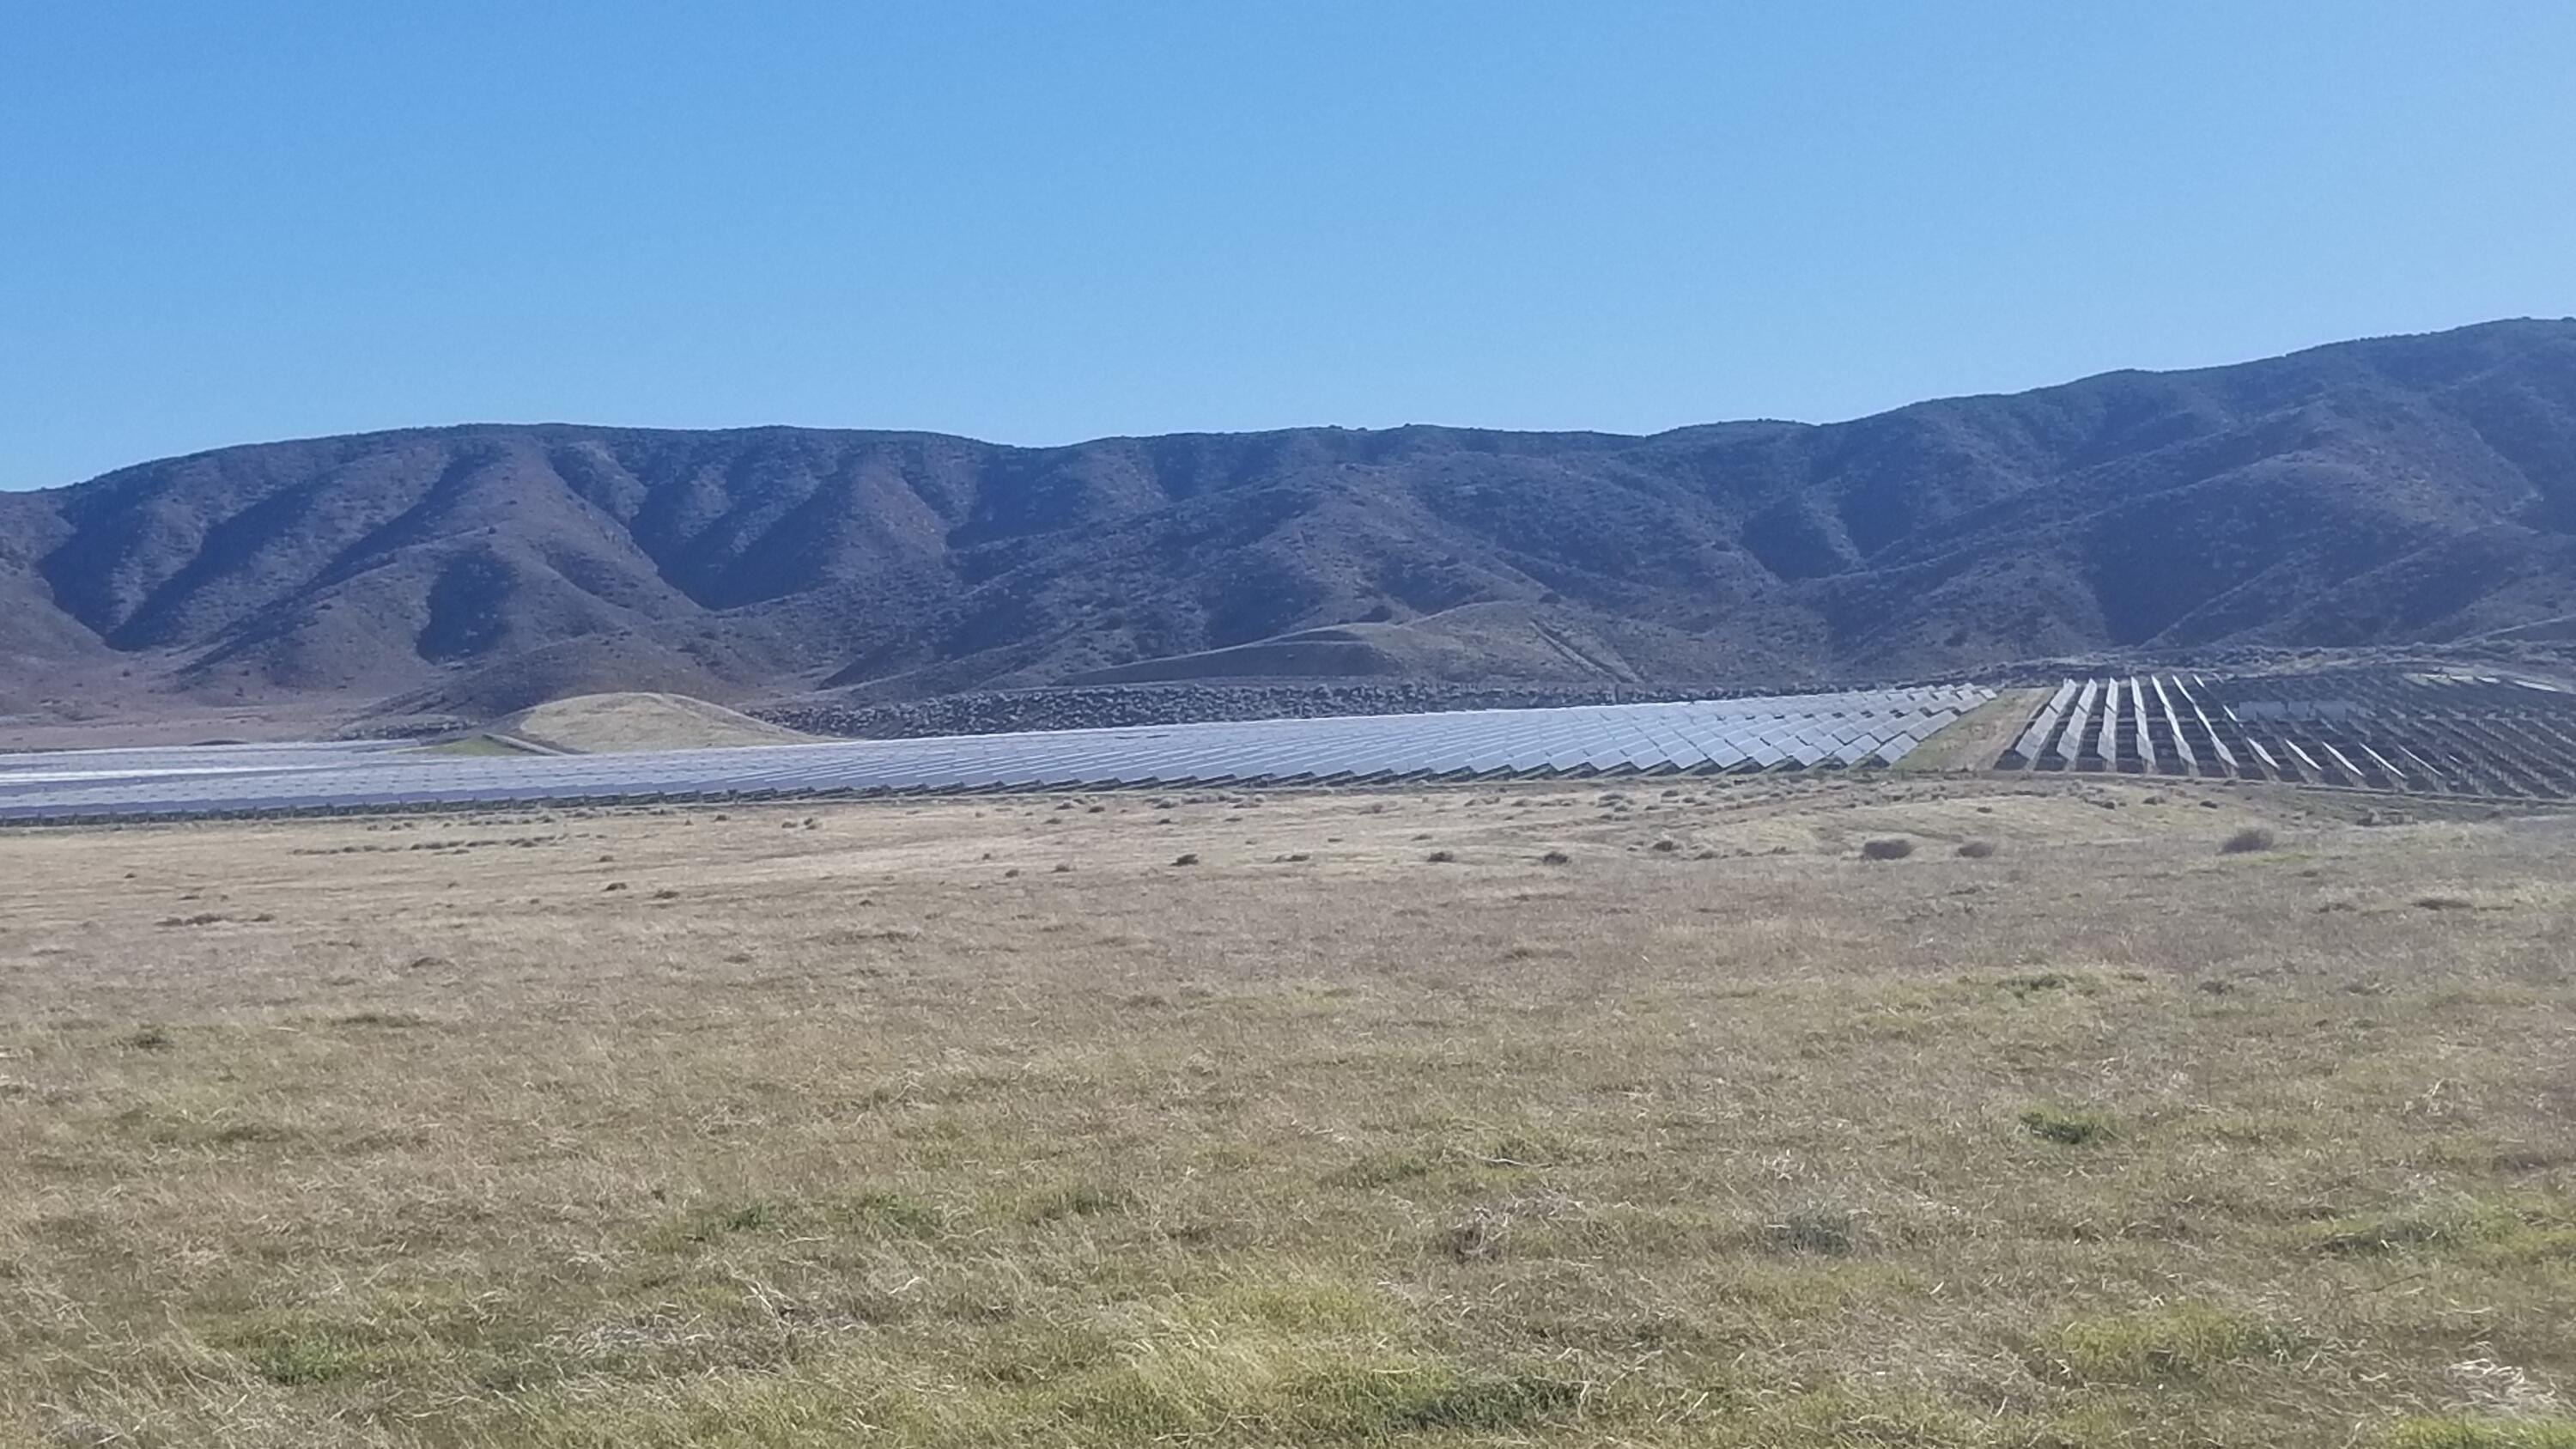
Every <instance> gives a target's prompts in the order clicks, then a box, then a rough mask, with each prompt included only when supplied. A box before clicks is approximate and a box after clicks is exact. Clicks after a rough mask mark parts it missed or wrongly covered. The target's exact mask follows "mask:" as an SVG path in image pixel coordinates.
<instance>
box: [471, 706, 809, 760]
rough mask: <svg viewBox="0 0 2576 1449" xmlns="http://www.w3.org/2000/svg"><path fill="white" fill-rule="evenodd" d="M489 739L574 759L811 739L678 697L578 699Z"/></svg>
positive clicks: (502, 726)
mask: <svg viewBox="0 0 2576 1449" xmlns="http://www.w3.org/2000/svg"><path fill="white" fill-rule="evenodd" d="M492 732H493V733H495V734H500V735H506V736H508V737H510V738H512V739H520V740H527V741H530V742H531V743H534V744H540V745H547V746H551V747H552V748H555V749H559V750H571V751H574V752H576V753H580V754H622V753H625V752H627V751H631V750H711V749H732V748H738V747H740V746H743V745H792V744H797V743H800V742H802V741H804V740H806V739H809V738H811V736H808V735H804V734H800V733H798V732H797V731H795V730H792V729H789V728H787V727H786V726H784V725H775V724H771V723H769V722H768V721H766V720H757V719H753V718H752V717H751V716H749V715H747V714H737V713H736V712H734V711H732V710H729V709H726V708H725V707H724V706H722V705H719V704H709V703H707V702H706V701H705V700H702V699H690V698H688V697H687V696H685V695H678V694H650V693H632V694H583V695H575V696H574V697H572V698H570V699H558V700H552V701H549V702H548V703H545V704H541V705H538V706H536V707H535V708H533V709H523V710H521V711H519V712H518V713H517V714H514V715H511V716H510V717H508V718H507V719H503V720H500V721H497V722H496V723H494V724H493V726H492Z"/></svg>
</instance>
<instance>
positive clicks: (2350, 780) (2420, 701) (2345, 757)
mask: <svg viewBox="0 0 2576 1449" xmlns="http://www.w3.org/2000/svg"><path fill="white" fill-rule="evenodd" d="M1996 764H1997V766H1998V767H1999V768H2002V769H2007V770H2016V769H2035V770H2109V771H2125V772H2128V773H2131V774H2145V773H2155V774H2165V775H2199V776H2204V777H2209V778H2216V779H2239V780H2283V781H2289V782H2292V783H2299V784H2320V785H2345V786H2358V787H2364V788H2369V789H2378V790H2402V791H2410V792H2414V793H2419V794H2444V795H2476V796H2501V797H2508V798H2524V799H2547V800H2566V799H2576V693H2571V692H2570V691H2567V690H2564V689H2559V688H2556V687H2555V686H2551V685H2545V684H2540V683H2537V682H2534V681H2529V680H2519V679H2506V678H2500V677H2497V676H2493V675H2464V674H2441V673H2411V672H2405V671H2400V670H2393V669H2374V670H2330V671H2320V672H2317V673H2312V674H2280V675H2238V676H2227V675H2204V674H2148V675H2127V676H2116V677H2110V678H2093V679H2069V680H2067V681H2065V682H2064V683H2062V684H2060V685H2059V686H2058V687H2057V689H2056V691H2055V692H2054V693H2052V694H2051V695H2050V696H2049V698H2048V699H2047V700H2046V701H2045V702H2043V703H2042V704H2041V705H2040V706H2039V707H2038V708H2037V709H2036V710H2034V711H2033V712H2032V714H2031V718H2030V721H2029V723H2028V724H2027V725H2025V726H2024V727H2023V729H2022V731H2021V734H2020V736H2019V737H2018V738H2016V739H2015V740H2014V742H2013V744H2012V746H2011V748H2009V749H2007V750H2006V751H2005V752H2004V754H2003V756H2002V758H2001V759H1999V760H1998V761H1997V762H1996Z"/></svg>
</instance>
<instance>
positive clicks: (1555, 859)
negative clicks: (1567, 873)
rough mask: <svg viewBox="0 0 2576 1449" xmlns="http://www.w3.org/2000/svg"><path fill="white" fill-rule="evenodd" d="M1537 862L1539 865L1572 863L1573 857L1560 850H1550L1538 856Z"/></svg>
mask: <svg viewBox="0 0 2576 1449" xmlns="http://www.w3.org/2000/svg"><path fill="white" fill-rule="evenodd" d="M1538 863H1539V864H1541V865H1572V864H1574V857H1573V856H1570V855H1568V854H1566V853H1565V852H1564V851H1562V850H1551V851H1549V852H1548V853H1547V854H1545V855H1542V856H1540V857H1539V858H1538Z"/></svg>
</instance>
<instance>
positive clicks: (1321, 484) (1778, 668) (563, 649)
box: [0, 321, 2576, 714]
mask: <svg viewBox="0 0 2576 1449" xmlns="http://www.w3.org/2000/svg"><path fill="white" fill-rule="evenodd" d="M2571 613H2576V322H2567V321H2554V322H2506V323H2495V324H2490V325H2487V326H2481V327H2473V328H2467V329H2463V330H2460V331H2456V332H2450V333H2444V334H2439V335H2434V336H2427V337H2408V338H2387V339H2378V340H2371V341H2363V342H2353V343H2345V344H2339V345H2336V346H2332V347H2325V348H2320V349H2316V350H2314V351H2310V352H2304V353H2299V354H2296V355H2294V356H2290V357H2285V358H2279V359H2274V360H2270V361H2265V362H2256V363H2248V364H2244V365H2240V366H2233V367H2222V368H2212V369H2207V370H2203V371H2198V372H2183V373H2167V374H2147V373H2116V374H2110V375H2106V376H2102V377H2096V378H2091V379H2088V380H2085V381H2082V382H2077V383H2072V384H2068V385H2066V386H2063V387H2056V388H2049V389H2044V390H2041V391H2037V392H2031V393H2024V394H2019V395H2015V396H2009V397H1975V398H1959V399H1951V400H1947V401H1941V402H1930V403H1924V404H1921V405H1918V406H1915V407H1910V408H1905V409H1902V410H1900V411H1897V412H1893V413H1888V414H1885V415H1882V416H1879V417H1873V418H1866V419H1862V420H1859V421H1856V422H1850V423H1842V424H1835V425H1831V426H1821V427H1818V426H1806V425H1799V424H1788V423H1728V424H1716V425H1710V426H1706V427H1695V428H1685V429H1681V430H1678V431H1675V432H1671V433H1665V434H1660V435H1657V436H1653V437H1643V438H1638V437H1617V436H1608V435H1600V434H1561V433H1560V434H1533V433H1499V432H1479V431H1470V430H1462V429H1451V428H1435V427H1409V428H1399V429H1394V430H1390V431H1383V432H1354V431H1346V430H1341V429H1330V428H1318V429H1300V430H1294V431H1287V432H1277V433H1260V434H1243V435H1186V436H1174V437H1162V438H1143V439H1134V438H1121V439H1104V440H1101V441H1097V442H1091V443H1083V444H1078V445H1074V446H1070V447H1061V448H1037V449H1031V448H1007V447H998V446H992V445H987V444H982V443H976V442H971V441H967V440H964V439H959V438H949V437H939V436H932V435H927V434H906V433H863V432H816V431H802V430H795V429H784V428H769V429H752V430H743V431H730V432H705V433H690V432H663V431H650V430H640V429H616V428H594V427H575V426H563V425H546V426H526V427H520V426H474V427H461V428H447V429H438V430H424V431H413V432H397V433H380V434H370V435H366V436H358V437H341V438H325V439H316V440H311V441H305V442H292V443H275V444H267V445H261V446H255V447H241V448H229V449H224V450H220V451H217V452H212V453H204V454H199V455H196V456H193V457H187V458H178V459H172V460H168V461H165V462H159V463H150V464H145V465H142V466H140V467H135V468H129V469H125V470H123V471H121V472H117V473H112V474H109V475H107V476H105V477H102V478H99V479H96V480H94V481H92V482H88V483H84V484H80V485H78V486H75V487H71V488H64V489H57V490H53V491H50V492H45V493H38V494H24V495H0V620H5V633H0V711H5V710H7V709H10V708H18V709H25V708H29V707H32V704H31V702H34V701H41V700H43V699H46V698H48V697H49V696H50V695H51V694H53V693H54V692H56V691H57V689H58V688H59V687H61V686H62V684H63V682H64V681H66V680H71V679H75V678H78V679H86V680H90V681H92V685H91V686H89V687H92V688H103V687H105V686H100V685H97V684H96V683H95V682H96V681H98V680H100V679H111V678H112V679H119V680H123V681H126V683H125V684H124V685H122V686H121V687H122V688H124V689H126V690H127V691H128V693H129V694H134V695H139V694H140V693H141V692H143V691H146V690H150V691H155V692H157V693H158V694H160V695H161V696H163V697H165V698H166V697H168V696H171V695H177V696H181V697H184V698H186V699H190V700H195V701H199V702H206V701H217V702H226V701H233V700H241V699H249V700H258V699H268V698H276V697H280V696H295V697H336V698H345V699H348V700H351V701H364V700H373V699H379V698H384V697H392V696H401V697H406V698H407V699H408V700H409V701H410V702H411V703H412V704H413V705H415V706H417V707H418V708H421V709H424V710H430V711H453V712H458V713H468V714H489V713H494V712H501V711H506V710H509V709H514V708H520V707H524V706H526V705H528V704H532V703H535V702H538V701H540V700H544V699H549V698H555V697H560V696H562V695H565V694H568V693H578V692H587V691H598V690H617V689H661V690H671V691H679V692H686V693H689V694H693V695H700V696H705V697H711V698H717V699H734V700H739V699H743V698H748V697H754V696H759V695H765V694H774V693H778V692H781V691H788V690H798V689H806V688H811V687H814V686H817V685H821V684H824V683H831V684H836V685H844V686H860V687H864V689H865V690H866V691H867V692H869V693H871V694H873V695H876V696H879V697H889V698H891V697H902V696H915V695H925V694H932V693H938V692H942V691H947V690H954V689H961V688H970V687H1007V686H1018V685H1032V684H1045V683H1053V682H1060V681H1065V680H1069V679H1080V678H1089V679H1109V680H1120V679H1137V678H1156V677H1188V678H1207V677H1228V676H1235V675H1243V674H1262V675H1272V674H1312V673H1358V674H1376V675H1396V676H1404V677H1417V678H1445V679H1475V680H1534V679H1535V680H1612V679H1616V680H1628V681H1642V680H1657V679H1662V680H1675V679H1694V680H1709V679H1725V678H1759V679H1761V680H1763V681H1766V682H1785V681H1790V680H1796V679H1819V680H1821V679H1827V678H1832V677H1836V676H1851V675H1857V674H1870V673H1877V674H1886V673H1925V672H1932V671H1938V670H1947V669H1954V668H1967V667H1975V666H1980V665H1985V664H1991V663H1995V662H1998V661H2004V660H2010V659H2016V658H2028V657H2032V656H2038V655H2053V654H2063V653H2070V652H2076V651H2089V650H2098V649H2104V648H2118V647H2144V648H2176V647H2186V646H2192V647H2197V646H2205V645H2211V644H2223V643H2251V644H2277V645H2365V644H2378V643H2398V642H2428V641H2429V642H2440V641H2450V640H2458V639H2464V638H2469V637H2473V636H2477V635H2480V634H2484V633H2487V632H2490V631H2497V630H2506V629H2513V628H2516V627H2519V626H2524V625H2528V624H2531V623H2534V622H2535V621H2539V620H2544V619H2551V618H2560V617H2564V616H2567V615H2569V614H2571Z"/></svg>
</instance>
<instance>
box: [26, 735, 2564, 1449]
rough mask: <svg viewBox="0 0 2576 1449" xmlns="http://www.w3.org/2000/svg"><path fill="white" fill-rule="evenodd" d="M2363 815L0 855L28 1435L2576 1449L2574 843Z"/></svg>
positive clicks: (254, 840)
mask: <svg viewBox="0 0 2576 1449" xmlns="http://www.w3.org/2000/svg"><path fill="white" fill-rule="evenodd" d="M2386 806H2387V802H2384V801H2383V802H2370V801H2363V800H2360V799H2358V798H2356V797H2340V798H2333V797H2328V796H2325V795H2322V794H2311V795H2301V794H2298V793H2295V792H2289V791H2280V790H2261V789H2254V788H2247V787H2215V786H2212V787H2200V786H2192V785H2174V784H2163V783H2157V782H2151V781H2140V780H2118V781H2103V780H2098V779H2096V780H2082V781H2076V780H2053V781H2045V782H2043V781H2013V780H2003V779H1947V778H1940V777H1935V776H1921V775H1903V774H1892V775H1877V776H1873V777H1866V778H1864V777H1851V778H1847V779H1821V778H1820V779H1808V780H1795V781H1790V780H1780V779H1753V780H1735V781H1722V782H1721V781H1697V780H1691V781H1653V782H1630V783H1623V784H1618V785H1614V786H1612V787H1610V788H1608V789H1603V788H1600V787H1598V786H1594V787H1584V788H1578V787H1576V786H1572V785H1566V784H1558V785H1530V786H1520V787H1513V788H1508V789H1503V790H1499V791H1498V790H1493V789H1486V790H1475V791H1470V790H1464V789H1459V790H1446V791H1440V790H1433V791H1419V792H1411V793H1387V794H1370V793H1350V794H1339V795H1332V794H1318V795H1260V796H1252V795H1189V796H1176V797H1165V798H1161V799H1157V798H1154V797H1148V796H1140V795H1103V796H1095V797H1027V798H988V799H977V800H952V801H944V802H935V803H934V802H923V803H873V804H848V805H835V806H831V807H798V808H794V809H783V808H777V809H771V808H763V809H753V808H737V809H733V810H731V811H729V812H721V813H720V812H717V811H714V810H712V809H708V810H697V811H677V812H659V811H657V812H639V813H630V814H585V813H578V812H576V813H530V812H518V813H508V814H487V815H482V816H470V817H469V816H445V817H417V818H412V819H406V820H389V821H375V822H359V821H341V822H330V823H278V824H270V825H206V826H185V827H180V826H174V827H163V828H137V829H126V830H115V831H107V830H100V831H77V832H73V831H19V832H10V833H0V1439H5V1440H7V1441H8V1442H12V1443H26V1444H31V1445H35V1444H59V1445H188V1446H195V1445H240V1446H274V1445H334V1446H340V1445H354V1446H465V1445H492V1446H500V1445H536V1446H597V1449H610V1446H616V1449H652V1446H669V1445H681V1444H693V1445H694V1444H707V1445H725V1446H743V1449H749V1446H762V1449H771V1446H777V1449H786V1446H821V1445H842V1444H869V1445H886V1446H896V1449H911V1446H924V1449H927V1446H966V1445H1025V1446H1039V1445H1045V1446H1055V1445H1070V1446H1106V1445H1131V1444H1173V1445H1210V1446H1254V1445H1290V1444H1357V1443H1383V1442H1420V1443H1427V1444H1585V1445H1590V1444H1613V1445H1655V1446H1662V1445H1674V1446H1678V1445H1716V1446H1725V1445H1782V1446H1786V1445H1810V1444H1817V1445H1909V1446H1954V1445H1955V1446H1970V1445H2026V1446H2042V1445H2054V1446H2093V1445H2127V1444H2235V1445H2321V1446H2323V1445H2338V1446H2339V1445H2357V1446H2391V1449H2479V1446H2512V1449H2536V1446H2560V1449H2564V1446H2569V1445H2576V1420H2571V1419H2570V1417H2569V1414H2570V1412H2571V1405H2576V1192H2572V1191H2571V1189H2576V975H2572V974H2571V968H2576V912H2571V906H2576V820H2569V819H2566V818H2517V819H2486V818H2476V819H2471V818H2457V819H2432V818H2426V817H2425V816H2424V815H2423V814H2422V812H2421V811H2420V810H2418V809H2416V807H2411V806H2409V807H2401V808H2406V809H2408V810H2410V811H2412V812H2413V813H2415V814H2416V817H2417V818H2415V819H2414V820H2412V821H2411V822H2404V823H2388V822H2387V821H2386V819H2385V818H2384V812H2385V811H2386ZM2371 808H2375V809H2377V810H2379V811H2381V812H2382V813H2383V814H2382V818H2380V819H2378V820H2377V821H2376V822H2375V823H2369V824H2364V823H2362V820H2363V818H2364V811H2365V809H2371ZM2249 827H2261V828H2265V829H2268V830H2269V831H2271V832H2272V833H2273V835H2274V836H2275V837H2276V839H2275V841H2274V843H2273V845H2272V846H2271V848H2268V849H2252V850H2243V851H2239V852H2235V853H2223V852H2222V851H2221V850H2220V848H2219V847H2220V843H2221V842H2222V841H2224V840H2225V839H2227V837H2228V836H2230V835H2231V834H2232V833H2234V832H2237V831H2238V830H2240V829H2245V828H2249ZM1898 838H1902V839H1905V840H1908V841H1910V842H1911V843H1912V845H1913V847H1914V848H1913V849H1912V851H1911V853H1909V854H1906V855H1904V856H1903V857H1902V858H1898V859H1878V860H1872V859H1865V858H1863V855H1862V846H1863V845H1864V844H1865V843H1867V842H1869V841H1873V840H1883V839H1898ZM1972 842H1982V843H1985V844H1989V845H1991V846H1992V849H1991V851H1990V852H1980V853H1969V854H1963V853H1961V852H1960V847H1961V846H1962V845H1967V844H1970V843H1972ZM1881 853H1890V851H1889V850H1888V849H1887V848H1882V851H1881ZM1184 861H1188V862H1191V863H1181V862H1184Z"/></svg>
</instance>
